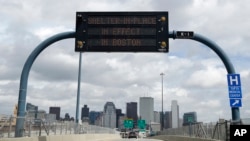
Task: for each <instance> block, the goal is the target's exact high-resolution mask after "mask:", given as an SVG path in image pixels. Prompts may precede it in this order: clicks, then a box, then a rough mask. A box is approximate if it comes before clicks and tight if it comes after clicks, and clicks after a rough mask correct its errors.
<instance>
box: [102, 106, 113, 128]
mask: <svg viewBox="0 0 250 141" xmlns="http://www.w3.org/2000/svg"><path fill="white" fill-rule="evenodd" d="M103 126H104V127H109V128H116V109H115V105H114V103H113V102H107V103H106V104H105V105H104V111H103Z"/></svg>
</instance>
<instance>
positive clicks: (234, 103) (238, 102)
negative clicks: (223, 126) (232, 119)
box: [230, 98, 242, 107]
mask: <svg viewBox="0 0 250 141" xmlns="http://www.w3.org/2000/svg"><path fill="white" fill-rule="evenodd" d="M230 106H231V107H241V106H242V101H241V99H240V98H238V99H230Z"/></svg>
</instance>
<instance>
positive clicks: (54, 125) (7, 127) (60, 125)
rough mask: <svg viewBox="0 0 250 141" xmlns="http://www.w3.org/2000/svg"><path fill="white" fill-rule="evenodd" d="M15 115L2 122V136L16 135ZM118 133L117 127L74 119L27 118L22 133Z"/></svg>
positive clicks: (0, 124)
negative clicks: (51, 120)
mask: <svg viewBox="0 0 250 141" xmlns="http://www.w3.org/2000/svg"><path fill="white" fill-rule="evenodd" d="M15 120H16V118H15V117H11V116H10V117H8V118H5V120H2V122H1V123H0V127H1V128H0V138H13V137H15ZM100 133H101V134H104V133H106V134H118V132H117V131H116V130H115V129H110V128H105V127H100V126H95V125H89V124H88V123H85V122H84V123H81V124H76V123H75V122H74V121H54V122H46V121H43V120H39V119H36V120H30V119H26V120H25V124H24V129H22V135H23V136H24V137H34V136H48V135H65V134H100Z"/></svg>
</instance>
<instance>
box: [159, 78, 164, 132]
mask: <svg viewBox="0 0 250 141" xmlns="http://www.w3.org/2000/svg"><path fill="white" fill-rule="evenodd" d="M160 75H161V82H162V87H161V92H162V93H161V131H163V126H164V120H163V115H164V114H163V75H164V73H161V74H160Z"/></svg>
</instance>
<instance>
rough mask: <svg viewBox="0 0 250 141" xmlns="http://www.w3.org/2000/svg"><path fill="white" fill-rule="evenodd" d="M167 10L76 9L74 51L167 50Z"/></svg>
mask: <svg viewBox="0 0 250 141" xmlns="http://www.w3.org/2000/svg"><path fill="white" fill-rule="evenodd" d="M168 48H169V42H168V12H77V13H76V38H75V51H76V52H168Z"/></svg>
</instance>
